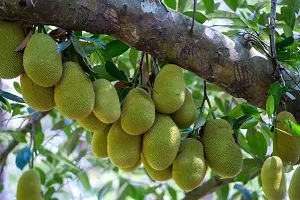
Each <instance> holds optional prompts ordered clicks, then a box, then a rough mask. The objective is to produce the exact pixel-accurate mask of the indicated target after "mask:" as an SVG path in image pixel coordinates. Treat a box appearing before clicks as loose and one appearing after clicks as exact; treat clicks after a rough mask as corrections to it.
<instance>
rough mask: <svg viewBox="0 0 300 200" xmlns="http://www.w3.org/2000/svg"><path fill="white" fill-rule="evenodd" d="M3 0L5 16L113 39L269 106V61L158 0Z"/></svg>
mask: <svg viewBox="0 0 300 200" xmlns="http://www.w3.org/2000/svg"><path fill="white" fill-rule="evenodd" d="M7 2H10V1H8V0H0V16H2V17H3V18H7V19H14V20H21V21H25V22H30V23H33V24H51V25H56V26H59V27H62V28H64V29H67V30H85V31H88V32H91V33H104V34H109V35H112V36H114V37H116V38H118V39H120V40H122V41H124V42H125V43H127V44H128V45H130V46H132V47H135V48H136V49H138V50H141V51H145V52H147V53H149V54H151V55H153V56H154V57H156V58H158V59H160V60H166V61H168V62H170V63H175V64H178V65H180V66H181V67H183V68H185V69H187V70H189V71H191V72H194V73H195V74H197V75H198V76H200V77H202V78H204V79H205V80H207V81H208V82H210V83H213V84H215V85H217V86H219V87H221V88H223V89H224V90H225V91H227V92H228V93H230V94H232V95H233V96H235V97H241V98H244V99H246V100H248V102H249V103H251V104H253V105H256V106H258V107H264V105H265V102H266V98H267V91H268V89H269V86H270V84H271V83H272V82H273V81H275V80H276V78H275V77H274V75H273V68H272V65H271V62H270V61H269V59H267V58H266V57H265V56H264V55H262V54H260V53H259V52H258V51H256V50H255V49H254V48H252V49H250V47H249V46H248V45H247V44H246V43H244V41H242V40H238V39H236V40H232V39H230V38H228V37H226V36H225V35H223V34H221V33H219V32H217V31H215V30H213V29H211V28H208V27H205V26H203V25H201V24H199V23H195V27H194V33H193V35H191V34H189V30H190V28H191V24H192V20H191V18H189V17H186V16H184V15H182V14H180V13H178V12H176V11H172V10H169V11H168V12H167V11H166V10H165V8H164V7H163V6H162V5H161V4H160V3H159V1H158V0H89V1H87V0H77V1H73V0H65V1H60V0H51V1H48V0H36V1H33V2H34V4H32V3H31V2H32V1H31V0H28V1H20V2H22V3H17V4H15V5H12V4H9V3H7Z"/></svg>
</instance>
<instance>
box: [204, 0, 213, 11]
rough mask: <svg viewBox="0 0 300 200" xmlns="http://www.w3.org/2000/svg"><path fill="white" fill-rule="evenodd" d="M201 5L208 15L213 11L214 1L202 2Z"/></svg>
mask: <svg viewBox="0 0 300 200" xmlns="http://www.w3.org/2000/svg"><path fill="white" fill-rule="evenodd" d="M203 3H204V6H205V8H206V10H207V12H208V13H212V12H213V11H214V0H203Z"/></svg>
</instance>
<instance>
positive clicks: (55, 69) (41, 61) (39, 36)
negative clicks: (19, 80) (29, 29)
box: [23, 33, 63, 87]
mask: <svg viewBox="0 0 300 200" xmlns="http://www.w3.org/2000/svg"><path fill="white" fill-rule="evenodd" d="M56 48H57V45H56V42H55V41H54V40H53V39H52V38H51V37H50V36H48V35H46V34H43V33H35V34H33V35H32V36H31V38H30V40H29V42H28V44H27V46H26V48H25V51H24V56H23V64H24V69H25V72H26V74H27V75H28V76H29V78H30V79H31V80H32V81H33V82H34V83H36V84H37V85H40V86H43V87H50V86H54V85H55V84H56V83H57V82H58V81H59V80H60V78H61V76H62V71H63V69H62V61H61V56H60V54H59V53H57V50H56Z"/></svg>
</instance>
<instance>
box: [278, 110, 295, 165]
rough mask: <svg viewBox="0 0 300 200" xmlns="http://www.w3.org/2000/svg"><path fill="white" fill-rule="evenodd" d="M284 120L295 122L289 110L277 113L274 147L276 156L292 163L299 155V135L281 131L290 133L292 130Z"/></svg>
mask: <svg viewBox="0 0 300 200" xmlns="http://www.w3.org/2000/svg"><path fill="white" fill-rule="evenodd" d="M284 120H291V121H293V122H296V120H295V118H294V116H293V115H292V114H291V113H289V112H286V111H283V112H280V113H279V114H278V115H277V117H276V122H275V127H276V129H275V143H274V147H275V148H274V149H275V153H276V156H278V157H279V158H280V159H281V160H282V162H283V163H284V164H288V165H293V164H295V163H296V162H297V161H298V160H299V157H300V137H298V136H296V135H288V134H286V133H284V132H282V131H281V130H283V131H285V132H287V133H290V134H292V130H291V129H290V128H289V126H288V125H287V124H285V123H284V122H283V121H284ZM287 147H288V148H287Z"/></svg>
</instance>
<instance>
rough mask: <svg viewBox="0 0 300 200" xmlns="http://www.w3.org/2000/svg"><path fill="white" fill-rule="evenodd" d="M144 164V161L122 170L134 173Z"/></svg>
mask: <svg viewBox="0 0 300 200" xmlns="http://www.w3.org/2000/svg"><path fill="white" fill-rule="evenodd" d="M141 164H142V160H139V161H138V162H137V163H136V164H134V165H133V166H131V167H126V168H120V169H122V170H123V171H125V172H133V171H134V170H136V169H137V168H138V167H139V166H141Z"/></svg>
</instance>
